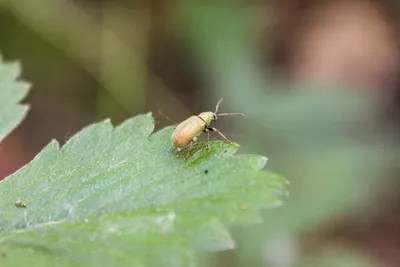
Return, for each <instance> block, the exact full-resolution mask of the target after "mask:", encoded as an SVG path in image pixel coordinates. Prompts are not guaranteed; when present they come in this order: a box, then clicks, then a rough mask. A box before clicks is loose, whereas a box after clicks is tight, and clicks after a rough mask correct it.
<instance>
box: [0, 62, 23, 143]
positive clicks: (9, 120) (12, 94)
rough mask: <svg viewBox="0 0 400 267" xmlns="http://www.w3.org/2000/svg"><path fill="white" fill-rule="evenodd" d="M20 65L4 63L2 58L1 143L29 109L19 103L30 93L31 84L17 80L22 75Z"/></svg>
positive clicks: (0, 67) (0, 66)
mask: <svg viewBox="0 0 400 267" xmlns="http://www.w3.org/2000/svg"><path fill="white" fill-rule="evenodd" d="M20 72H21V71H20V65H19V63H16V62H15V63H7V64H6V63H3V62H2V59H1V57H0V141H1V140H2V139H3V138H4V137H5V136H7V135H8V134H9V133H10V132H11V131H12V130H13V129H14V128H15V127H16V126H17V125H18V124H19V123H20V122H21V121H22V119H23V118H24V116H25V114H26V112H27V111H28V107H27V106H26V105H21V104H20V103H19V101H21V99H22V98H24V97H25V95H26V94H27V92H28V88H29V84H27V83H25V82H21V81H17V80H16V79H17V78H18V77H19V75H20Z"/></svg>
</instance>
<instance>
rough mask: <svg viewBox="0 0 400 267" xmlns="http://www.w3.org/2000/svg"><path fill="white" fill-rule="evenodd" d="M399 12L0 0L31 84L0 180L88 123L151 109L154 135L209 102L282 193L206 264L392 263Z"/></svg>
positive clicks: (153, 1)
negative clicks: (231, 246)
mask: <svg viewBox="0 0 400 267" xmlns="http://www.w3.org/2000/svg"><path fill="white" fill-rule="evenodd" d="M398 12H399V4H398V3H397V1H367V0H359V1H351V0H346V1H337V0H335V1H328V0H325V1H311V0H310V1H307V0H286V1H283V0H282V1H276V0H275V1H273V0H270V1H268V0H258V1H182V0H181V1H178V0H175V1H174V0H149V1H140V0H137V1H107V0H102V1H95V0H74V1H72V0H69V1H67V0H41V1H0V25H1V31H0V51H1V54H2V56H3V58H4V59H5V60H20V61H21V63H22V67H23V78H24V79H26V80H27V81H29V82H30V83H31V84H32V91H31V92H30V94H29V96H28V98H27V99H26V100H25V102H26V103H29V105H30V107H31V110H30V111H29V113H28V116H27V118H26V119H25V120H24V122H23V124H22V125H21V126H20V127H18V129H17V130H16V131H14V132H13V133H12V134H11V135H10V136H9V137H8V138H7V139H6V140H5V141H4V143H2V145H1V150H0V162H1V164H0V177H2V178H4V177H6V176H7V175H9V174H11V173H12V172H14V171H15V170H17V169H18V168H20V167H21V166H23V165H24V164H26V163H27V162H29V161H30V160H31V159H32V158H33V157H34V156H35V155H36V154H37V153H38V152H39V151H40V150H41V149H42V148H43V147H44V146H45V145H46V144H47V143H48V142H49V141H50V140H51V139H53V138H55V139H57V140H58V141H59V142H60V143H64V142H65V141H66V140H68V138H69V137H71V136H72V135H73V134H74V133H76V132H77V131H79V130H80V129H81V128H82V127H84V126H86V125H88V124H90V123H93V122H95V121H98V120H101V119H104V118H107V117H111V119H112V121H113V123H114V124H118V123H120V122H121V121H123V120H124V119H126V118H128V117H131V116H134V115H135V114H138V113H145V112H148V111H150V110H151V111H152V112H153V114H154V115H155V116H156V117H157V118H156V120H157V121H158V124H157V126H156V127H157V129H159V128H160V127H163V126H165V125H167V124H169V122H168V121H166V120H165V119H164V118H163V117H160V116H159V115H158V110H161V111H162V112H163V113H164V114H168V116H169V117H170V118H173V119H174V120H177V121H179V120H182V119H184V118H186V117H187V116H189V115H191V114H193V113H198V112H201V111H204V110H209V109H211V110H213V108H214V106H215V103H216V102H217V100H218V99H219V97H221V96H223V97H224V99H225V102H223V104H222V107H221V108H222V109H223V110H224V111H227V112H228V111H233V112H245V113H246V115H248V116H247V117H246V121H245V122H243V121H242V122H238V121H237V120H236V119H231V120H226V122H225V121H221V123H220V122H218V125H219V127H221V129H223V132H224V133H226V134H227V136H229V137H231V138H232V139H234V140H236V141H237V142H239V143H241V144H242V149H243V152H250V153H261V154H264V155H267V156H268V158H269V160H270V163H271V168H272V169H273V170H274V171H278V172H280V173H282V174H284V175H285V176H286V177H287V179H288V180H290V181H291V182H292V186H291V187H290V188H289V192H290V195H291V196H290V197H289V200H287V201H286V200H285V202H288V203H287V205H285V207H283V208H282V211H271V212H270V211H267V212H266V213H265V218H266V221H267V223H265V224H262V225H261V226H257V227H253V228H251V229H249V228H244V229H243V228H240V227H239V228H240V229H236V230H237V232H236V234H237V239H238V240H239V244H240V246H239V249H238V251H235V252H226V253H221V254H220V255H218V260H216V264H219V265H221V266H241V265H243V266H247V265H249V264H252V265H250V266H278V267H279V266H282V267H285V266H367V265H366V264H364V262H367V264H371V266H400V187H399V182H398V181H397V177H398V175H399V169H398V160H397V157H398V151H399V150H398V148H397V145H398V136H399V130H400V129H399V128H398V124H399V119H400V117H399V116H398V115H399V112H398V108H399V101H400V98H399V96H400V94H399V93H400V91H399V90H400V81H399V78H398V77H399V71H400V69H399V68H400V54H399V52H400V51H399V42H398V38H399V34H398V33H399V32H398V25H399V18H400V17H399V14H398ZM353 98H354V99H353ZM359 98H361V100H360V99H359ZM366 99H368V101H366ZM353 100H354V102H352V101H353ZM360 101H361V102H363V105H361V104H360ZM364 102H368V105H367V104H365V103H364ZM364 104H365V105H364ZM366 106H367V107H366ZM349 129H350V130H349ZM371 162H372V164H370V163H371ZM369 168H370V169H369ZM272 222H273V223H272ZM270 224H271V225H270ZM278 226H279V227H278ZM255 236H257V238H258V239H257V240H255V239H253V238H254V237H255ZM360 251H361V252H360ZM353 252H354V254H355V255H357V256H354V257H355V258H356V260H355V259H354V258H353ZM359 252H360V253H359ZM347 254H350V255H347ZM359 254H361V255H362V256H359ZM227 255H228V256H227ZM231 255H234V256H233V257H231ZM360 262H363V263H360ZM346 264H347V265H346ZM357 264H359V265H357Z"/></svg>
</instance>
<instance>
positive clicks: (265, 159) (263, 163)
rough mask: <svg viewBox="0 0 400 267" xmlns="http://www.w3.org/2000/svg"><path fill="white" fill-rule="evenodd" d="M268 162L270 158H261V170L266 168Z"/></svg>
mask: <svg viewBox="0 0 400 267" xmlns="http://www.w3.org/2000/svg"><path fill="white" fill-rule="evenodd" d="M267 162H268V158H267V157H265V156H260V163H259V164H260V169H262V168H264V167H265V165H266V164H267Z"/></svg>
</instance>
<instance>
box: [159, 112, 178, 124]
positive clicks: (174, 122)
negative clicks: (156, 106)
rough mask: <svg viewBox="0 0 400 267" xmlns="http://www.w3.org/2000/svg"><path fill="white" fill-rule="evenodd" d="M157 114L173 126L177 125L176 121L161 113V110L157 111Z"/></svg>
mask: <svg viewBox="0 0 400 267" xmlns="http://www.w3.org/2000/svg"><path fill="white" fill-rule="evenodd" d="M158 113H160V115H161V116H163V117H164V118H166V119H167V120H169V121H170V122H172V123H173V124H178V123H177V122H176V121H174V120H172V119H171V118H170V117H168V116H166V115H164V113H162V112H161V110H158Z"/></svg>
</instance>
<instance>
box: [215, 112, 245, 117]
mask: <svg viewBox="0 0 400 267" xmlns="http://www.w3.org/2000/svg"><path fill="white" fill-rule="evenodd" d="M217 116H218V117H219V116H241V117H243V116H244V114H243V113H219V114H217Z"/></svg>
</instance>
